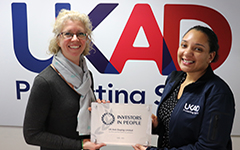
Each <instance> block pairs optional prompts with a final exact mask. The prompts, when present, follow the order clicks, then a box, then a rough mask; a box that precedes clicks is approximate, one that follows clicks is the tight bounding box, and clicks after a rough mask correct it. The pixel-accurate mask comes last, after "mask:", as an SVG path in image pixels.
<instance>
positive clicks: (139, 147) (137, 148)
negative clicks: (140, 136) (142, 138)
mask: <svg viewBox="0 0 240 150" xmlns="http://www.w3.org/2000/svg"><path fill="white" fill-rule="evenodd" d="M132 147H133V148H134V150H146V149H147V147H146V146H143V145H140V144H136V145H134V146H132Z"/></svg>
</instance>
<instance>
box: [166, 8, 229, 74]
mask: <svg viewBox="0 0 240 150" xmlns="http://www.w3.org/2000/svg"><path fill="white" fill-rule="evenodd" d="M182 19H194V20H199V21H202V22H205V23H206V24H208V25H209V26H210V27H211V28H212V29H213V30H214V32H215V33H216V34H217V36H218V43H219V47H220V48H219V60H218V61H217V62H216V63H213V64H212V67H213V69H216V68H217V67H219V66H220V65H221V64H222V63H223V62H224V61H225V60H226V58H227V56H228V54H229V52H230V49H231V42H232V33H231V29H230V26H229V24H228V22H227V20H226V19H225V18H224V17H223V16H222V15H221V14H220V13H219V12H217V11H216V10H213V9H211V8H208V7H205V6H198V5H179V4H178V5H174V4H166V5H165V8H164V39H165V41H166V44H167V47H168V49H169V51H170V54H171V56H172V58H173V61H174V64H175V66H176V68H177V69H178V70H179V66H178V65H177V64H178V63H177V49H178V46H179V33H180V32H179V30H180V21H181V20H182Z"/></svg>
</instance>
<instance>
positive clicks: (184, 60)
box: [182, 58, 195, 64]
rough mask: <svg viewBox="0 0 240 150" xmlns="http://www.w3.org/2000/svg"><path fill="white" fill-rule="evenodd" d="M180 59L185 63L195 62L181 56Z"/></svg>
mask: <svg viewBox="0 0 240 150" xmlns="http://www.w3.org/2000/svg"><path fill="white" fill-rule="evenodd" d="M182 61H183V62H184V63H187V64H192V63H194V62H195V61H190V60H186V59H183V58H182Z"/></svg>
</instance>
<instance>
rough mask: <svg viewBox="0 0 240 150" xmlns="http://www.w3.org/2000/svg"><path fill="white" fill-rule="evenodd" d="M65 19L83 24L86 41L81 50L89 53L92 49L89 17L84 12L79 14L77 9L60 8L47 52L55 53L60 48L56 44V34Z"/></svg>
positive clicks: (86, 53) (84, 53)
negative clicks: (84, 46)
mask: <svg viewBox="0 0 240 150" xmlns="http://www.w3.org/2000/svg"><path fill="white" fill-rule="evenodd" d="M67 20H71V21H81V23H82V24H83V26H84V28H85V31H86V33H87V35H88V36H87V43H86V48H85V49H84V51H83V55H84V56H86V55H88V54H89V51H90V50H91V49H92V23H91V21H90V19H89V17H88V16H87V15H86V14H80V13H79V12H77V11H72V10H66V9H62V10H61V11H60V12H59V14H58V16H57V19H56V21H55V24H54V27H53V31H52V32H53V33H54V37H53V38H52V39H51V41H50V44H49V48H48V50H49V52H50V54H57V53H58V51H59V50H60V49H61V48H60V47H59V46H58V42H59V39H58V35H59V34H60V33H61V31H62V29H63V26H64V24H65V22H66V21H67Z"/></svg>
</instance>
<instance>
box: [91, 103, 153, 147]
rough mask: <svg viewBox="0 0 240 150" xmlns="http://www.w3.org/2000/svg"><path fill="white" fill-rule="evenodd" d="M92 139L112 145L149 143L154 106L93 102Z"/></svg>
mask: <svg viewBox="0 0 240 150" xmlns="http://www.w3.org/2000/svg"><path fill="white" fill-rule="evenodd" d="M91 107H92V111H91V115H92V117H91V141H92V142H96V143H105V144H110V145H135V144H142V145H149V144H150V143H151V130H152V120H151V114H152V106H151V105H147V104H115V103H107V104H99V103H92V106H91Z"/></svg>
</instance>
